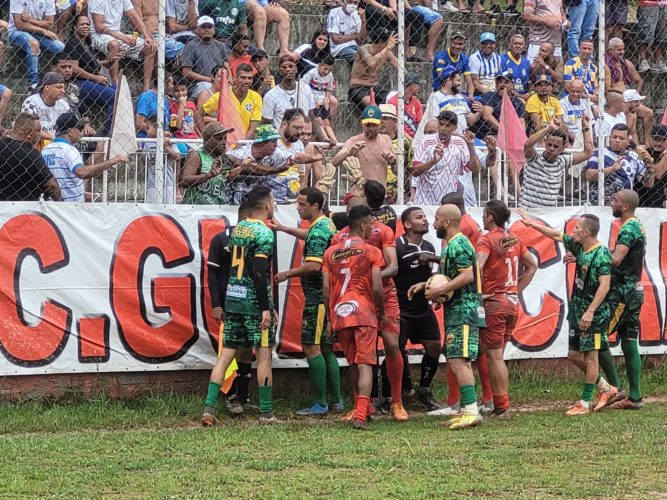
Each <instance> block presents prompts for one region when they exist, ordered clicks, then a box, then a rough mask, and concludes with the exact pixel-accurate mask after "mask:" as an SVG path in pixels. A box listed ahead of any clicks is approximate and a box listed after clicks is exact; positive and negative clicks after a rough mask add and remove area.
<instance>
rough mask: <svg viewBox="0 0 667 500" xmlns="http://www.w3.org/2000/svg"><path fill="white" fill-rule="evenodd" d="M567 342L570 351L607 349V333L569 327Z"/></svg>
mask: <svg viewBox="0 0 667 500" xmlns="http://www.w3.org/2000/svg"><path fill="white" fill-rule="evenodd" d="M568 343H569V347H570V351H576V352H587V351H601V350H605V349H609V342H608V341H607V334H606V333H605V332H602V333H595V330H588V331H585V332H582V331H579V330H574V329H571V330H570V338H569V340H568Z"/></svg>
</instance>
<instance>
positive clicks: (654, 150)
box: [637, 125, 667, 208]
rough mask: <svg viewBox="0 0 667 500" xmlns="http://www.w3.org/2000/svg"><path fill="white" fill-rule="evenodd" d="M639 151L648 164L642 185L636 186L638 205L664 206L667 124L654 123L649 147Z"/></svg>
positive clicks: (666, 181) (665, 193) (666, 190)
mask: <svg viewBox="0 0 667 500" xmlns="http://www.w3.org/2000/svg"><path fill="white" fill-rule="evenodd" d="M639 151H640V156H641V158H642V160H644V163H646V165H647V166H649V168H648V171H649V175H647V179H646V180H645V181H644V185H643V186H639V187H638V188H637V194H639V206H640V207H652V208H664V206H665V199H667V175H665V173H667V125H654V126H653V129H652V130H651V145H650V147H649V148H648V149H645V150H639Z"/></svg>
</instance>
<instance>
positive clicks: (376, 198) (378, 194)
mask: <svg viewBox="0 0 667 500" xmlns="http://www.w3.org/2000/svg"><path fill="white" fill-rule="evenodd" d="M386 195H387V190H386V189H385V188H384V186H383V185H382V184H380V183H379V182H378V181H373V180H369V181H366V184H364V196H365V197H366V202H367V203H368V206H369V207H371V208H380V207H381V206H382V205H383V204H384V198H385V196H386Z"/></svg>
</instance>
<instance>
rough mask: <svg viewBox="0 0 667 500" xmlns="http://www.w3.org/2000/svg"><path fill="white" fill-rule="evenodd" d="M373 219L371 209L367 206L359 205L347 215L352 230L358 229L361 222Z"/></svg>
mask: <svg viewBox="0 0 667 500" xmlns="http://www.w3.org/2000/svg"><path fill="white" fill-rule="evenodd" d="M366 217H371V209H370V208H368V207H367V206H365V205H357V206H356V207H353V208H352V209H350V211H349V212H348V213H347V223H348V224H349V226H350V229H358V228H359V226H360V225H361V222H362V221H363V220H364V219H365V218H366Z"/></svg>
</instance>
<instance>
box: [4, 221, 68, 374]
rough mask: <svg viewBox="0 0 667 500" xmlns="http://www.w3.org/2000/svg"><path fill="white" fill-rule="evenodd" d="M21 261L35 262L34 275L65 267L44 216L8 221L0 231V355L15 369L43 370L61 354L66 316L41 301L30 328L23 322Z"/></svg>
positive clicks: (59, 242) (61, 245) (61, 243)
mask: <svg viewBox="0 0 667 500" xmlns="http://www.w3.org/2000/svg"><path fill="white" fill-rule="evenodd" d="M26 257H32V258H34V259H35V260H37V262H38V264H39V269H40V272H42V273H51V272H53V271H56V270H57V269H60V268H62V267H65V266H66V265H67V264H68V263H69V252H68V251H67V246H66V245H65V240H64V239H63V237H62V235H61V234H60V231H58V228H57V227H56V226H55V224H54V223H53V222H52V221H51V220H50V219H49V218H48V217H46V216H45V215H43V214H40V213H36V212H32V213H28V214H23V215H17V216H16V217H12V218H11V219H9V220H8V221H7V222H6V223H5V224H4V225H3V226H2V228H1V229H0V261H1V262H3V265H2V266H0V290H1V292H2V293H0V317H2V323H1V327H0V351H1V352H2V353H3V354H4V355H5V356H6V357H7V359H8V360H9V361H10V362H12V363H13V364H15V365H18V366H25V367H35V366H44V365H48V364H49V363H51V362H52V361H53V360H55V359H56V358H57V357H58V356H59V355H60V353H61V352H62V350H63V348H64V347H65V344H66V343H67V339H68V337H69V332H70V327H71V323H72V311H71V310H70V309H69V308H67V307H65V306H63V305H62V304H59V303H57V302H55V301H53V300H48V299H47V300H46V301H45V302H44V303H43V304H42V305H41V310H40V312H39V319H40V322H39V324H38V325H36V326H31V325H29V324H28V323H27V322H26V320H25V312H24V311H23V308H22V306H21V297H20V293H19V284H20V278H21V267H22V265H23V261H24V259H25V258H26Z"/></svg>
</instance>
